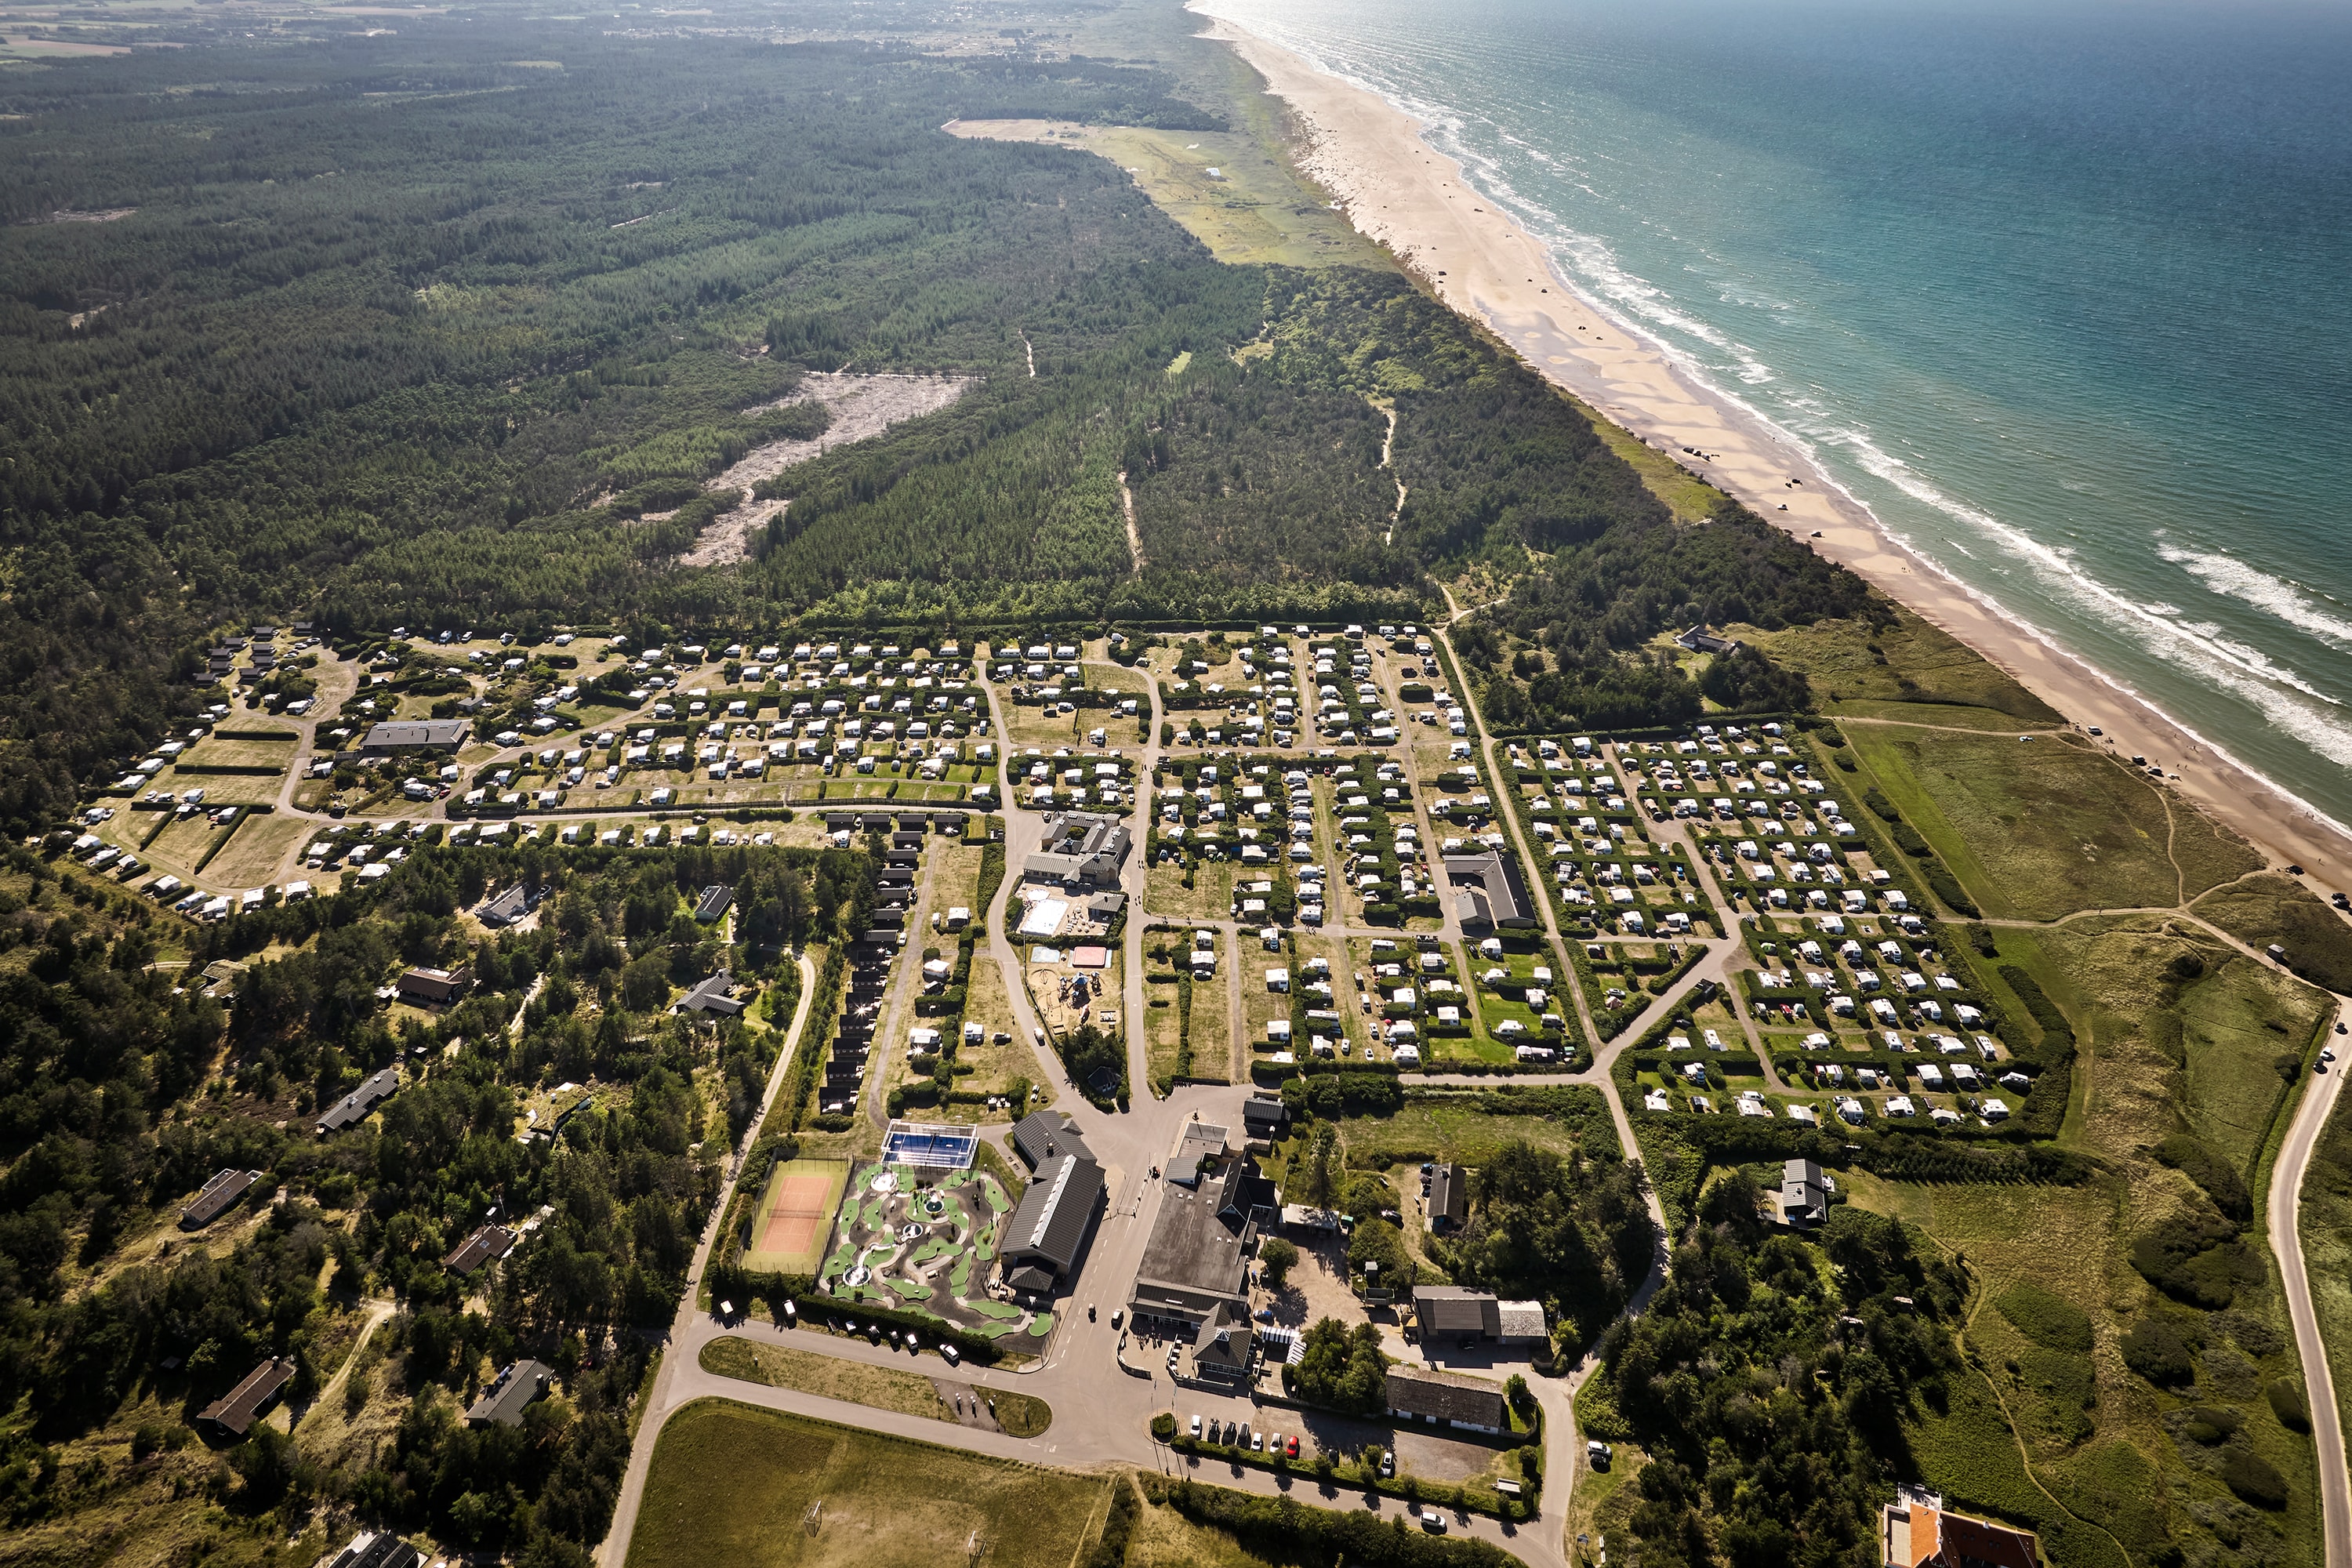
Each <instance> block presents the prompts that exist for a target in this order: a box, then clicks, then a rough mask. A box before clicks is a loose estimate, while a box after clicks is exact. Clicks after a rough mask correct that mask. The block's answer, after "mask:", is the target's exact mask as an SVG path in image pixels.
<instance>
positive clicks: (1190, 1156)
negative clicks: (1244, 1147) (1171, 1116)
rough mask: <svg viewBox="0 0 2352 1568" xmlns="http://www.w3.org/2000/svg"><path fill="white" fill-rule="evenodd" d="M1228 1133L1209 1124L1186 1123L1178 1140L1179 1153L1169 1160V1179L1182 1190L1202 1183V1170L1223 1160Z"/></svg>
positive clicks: (1177, 1149)
mask: <svg viewBox="0 0 2352 1568" xmlns="http://www.w3.org/2000/svg"><path fill="white" fill-rule="evenodd" d="M1224 1153H1225V1130H1224V1129H1223V1128H1222V1127H1217V1126H1213V1125H1212V1124H1210V1123H1209V1122H1206V1121H1187V1122H1186V1123H1184V1132H1183V1135H1182V1136H1181V1137H1180V1138H1178V1139H1177V1140H1176V1152H1174V1153H1173V1154H1171V1155H1170V1156H1169V1157H1168V1179H1169V1180H1170V1181H1171V1182H1174V1183H1176V1184H1178V1185H1179V1186H1186V1187H1189V1186H1193V1185H1195V1184H1198V1183H1199V1182H1200V1180H1201V1173H1202V1170H1203V1169H1205V1168H1208V1167H1211V1166H1213V1165H1214V1164H1215V1163H1217V1162H1218V1161H1220V1160H1222V1159H1223V1158H1224Z"/></svg>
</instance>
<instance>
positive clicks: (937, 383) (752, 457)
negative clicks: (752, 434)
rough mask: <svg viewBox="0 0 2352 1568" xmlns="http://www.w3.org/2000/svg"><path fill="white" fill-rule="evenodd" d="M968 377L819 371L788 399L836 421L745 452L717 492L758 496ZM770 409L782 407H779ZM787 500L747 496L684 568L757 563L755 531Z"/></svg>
mask: <svg viewBox="0 0 2352 1568" xmlns="http://www.w3.org/2000/svg"><path fill="white" fill-rule="evenodd" d="M971 384H972V383H971V378H970V377H967V376H949V375H848V374H834V375H825V374H811V375H809V376H808V378H807V379H806V380H804V381H803V382H802V383H801V388H800V390H799V391H798V392H796V393H794V394H793V395H792V396H791V397H788V398H786V399H784V400H783V401H784V402H786V403H798V402H802V401H803V400H806V399H809V398H814V399H815V400H816V401H818V402H820V403H822V404H824V405H825V406H826V407H827V408H829V409H831V410H832V411H833V424H832V425H831V426H829V427H828V428H827V429H826V430H825V433H824V435H822V436H820V437H817V438H816V439H815V440H814V441H771V442H770V443H768V445H766V446H764V447H759V448H758V449H757V450H755V451H752V452H750V453H748V454H746V455H745V457H744V458H743V460H742V461H741V462H740V463H737V464H736V465H735V466H734V467H733V468H729V469H728V470H727V471H726V472H725V473H723V474H721V475H719V477H718V478H717V479H713V480H711V481H710V488H711V489H715V490H725V489H740V490H741V491H743V492H744V493H745V495H747V496H748V495H750V493H751V490H752V489H753V488H754V487H755V486H757V485H758V484H759V483H760V481H761V480H762V479H773V478H775V477H776V476H777V475H778V474H781V473H782V472H783V471H784V470H785V469H786V468H791V467H792V466H793V464H795V463H805V462H807V461H808V460H809V459H810V458H814V457H815V456H817V455H818V454H819V453H822V452H827V451H831V450H832V449H833V448H834V447H845V446H847V445H848V444H849V443H851V442H853V441H863V440H866V439H867V438H869V437H875V436H879V435H880V434H882V432H883V431H885V430H887V429H888V428H890V426H893V425H897V424H898V423H900V422H901V421H904V420H908V419H914V418H918V417H919V416H922V415H925V414H934V413H937V412H938V411H939V410H940V409H942V408H945V407H947V406H948V405H950V404H951V403H953V402H954V401H955V400H956V399H957V398H959V397H961V396H962V395H963V393H964V389H965V388H966V387H968V386H970V385H971ZM770 406H777V405H770ZM786 504H788V503H786V502H784V501H780V500H746V501H745V502H744V503H743V504H742V505H740V506H739V507H737V508H735V510H732V511H728V512H722V513H721V514H719V516H718V517H716V518H713V519H712V520H711V521H710V526H709V527H708V528H706V529H704V530H703V531H702V536H701V537H700V538H699V539H697V540H696V541H695V542H694V548H693V549H691V550H689V551H688V552H686V553H685V554H684V555H682V556H680V557H679V558H678V564H679V565H681V566H727V565H731V564H733V563H735V562H738V561H744V560H749V559H750V558H751V533H752V531H753V530H754V529H757V528H759V527H761V526H763V525H764V524H765V523H766V522H767V521H768V520H769V519H770V518H772V517H773V516H775V515H776V514H777V513H778V512H780V511H782V510H784V507H785V506H786Z"/></svg>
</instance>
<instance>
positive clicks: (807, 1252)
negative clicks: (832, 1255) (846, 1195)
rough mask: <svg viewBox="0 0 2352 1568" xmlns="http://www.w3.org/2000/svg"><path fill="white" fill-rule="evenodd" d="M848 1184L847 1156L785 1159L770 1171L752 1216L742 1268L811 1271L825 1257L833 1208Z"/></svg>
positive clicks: (763, 1271) (760, 1271)
mask: <svg viewBox="0 0 2352 1568" xmlns="http://www.w3.org/2000/svg"><path fill="white" fill-rule="evenodd" d="M848 1183H849V1163H848V1162H847V1161H845V1160H785V1161H782V1162H779V1163H778V1164H777V1165H776V1167H775V1169H773V1170H772V1171H770V1172H769V1173H768V1183H767V1185H766V1186H765V1187H763V1188H762V1189H761V1193H760V1206H759V1207H758V1208H757V1209H756V1210H754V1211H753V1214H752V1217H751V1242H750V1245H749V1246H747V1247H745V1248H744V1249H743V1267H744V1268H746V1269H748V1270H750V1271H751V1272H752V1273H754V1274H809V1275H814V1273H815V1272H816V1271H817V1267H818V1265H820V1264H822V1263H823V1262H824V1248H825V1242H826V1241H827V1240H828V1239H829V1238H830V1237H831V1236H832V1233H833V1211H834V1209H835V1207H836V1206H838V1205H839V1204H840V1202H841V1191H842V1188H844V1187H845V1186H846V1185H848Z"/></svg>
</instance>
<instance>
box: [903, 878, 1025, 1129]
mask: <svg viewBox="0 0 2352 1568" xmlns="http://www.w3.org/2000/svg"><path fill="white" fill-rule="evenodd" d="M962 896H963V897H967V898H968V897H970V889H965V892H964V894H963V895H962ZM977 918H978V917H977V916H975V917H974V919H977ZM963 1016H964V1021H965V1022H966V1023H969V1024H978V1025H979V1026H981V1028H982V1030H984V1031H985V1032H986V1033H985V1037H983V1038H982V1041H981V1043H980V1044H978V1045H976V1046H959V1047H956V1061H957V1062H958V1063H959V1064H960V1065H961V1064H969V1065H970V1066H971V1072H970V1073H968V1074H963V1075H960V1076H959V1077H958V1078H957V1079H956V1087H957V1088H959V1089H969V1090H971V1091H972V1092H973V1093H976V1094H1011V1093H1013V1091H1014V1090H1016V1089H1020V1087H1021V1085H1022V1084H1023V1083H1024V1082H1025V1083H1027V1084H1029V1085H1030V1086H1031V1087H1033V1088H1042V1089H1045V1099H1044V1100H1034V1101H1032V1102H1030V1109H1032V1110H1035V1109H1037V1108H1038V1107H1040V1106H1044V1105H1047V1104H1050V1103H1051V1102H1052V1100H1053V1098H1054V1093H1055V1090H1054V1085H1053V1080H1052V1079H1049V1078H1047V1077H1046V1076H1045V1074H1044V1073H1041V1072H1039V1071H1038V1070H1037V1053H1036V1051H1035V1050H1034V1048H1033V1047H1031V1046H1030V1045H1029V1043H1028V1040H1027V1037H1025V1036H1024V1033H1023V1032H1022V1030H1021V1029H1020V1028H1019V1027H1018V1026H1016V1025H1015V1024H1014V1023H1013V1003H1012V1001H1011V999H1010V998H1009V997H1007V996H1006V994H1005V992H1004V969H1003V965H1002V964H1000V963H997V962H996V960H995V959H994V958H992V957H991V956H990V955H989V954H988V953H987V952H984V951H975V952H973V953H972V955H971V979H970V983H969V984H967V985H966V986H965V988H964V1004H963ZM999 1035H1007V1036H1010V1037H1011V1038H1009V1039H1007V1040H1006V1041H1005V1042H1004V1043H1003V1045H998V1044H996V1043H995V1041H996V1037H997V1036H999ZM936 1110H937V1114H938V1116H939V1118H940V1120H942V1121H966V1120H975V1121H996V1120H998V1119H999V1118H1001V1117H1002V1116H1003V1112H1002V1111H992V1110H989V1109H988V1108H987V1107H986V1106H979V1105H948V1106H940V1107H938V1108H936ZM966 1112H969V1113H970V1115H969V1116H967V1115H966V1114H965V1113H966ZM924 1114H925V1115H926V1116H929V1115H932V1114H933V1112H932V1111H925V1112H924Z"/></svg>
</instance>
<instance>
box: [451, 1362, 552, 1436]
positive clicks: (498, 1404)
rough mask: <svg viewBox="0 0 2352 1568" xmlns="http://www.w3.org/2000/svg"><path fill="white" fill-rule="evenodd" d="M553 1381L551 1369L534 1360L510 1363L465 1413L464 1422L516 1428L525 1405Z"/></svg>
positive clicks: (520, 1421) (519, 1424)
mask: <svg viewBox="0 0 2352 1568" xmlns="http://www.w3.org/2000/svg"><path fill="white" fill-rule="evenodd" d="M554 1380H555V1369H554V1368H553V1367H551V1366H547V1365H543V1364H542V1363H539V1362H535V1361H518V1362H510V1363H508V1365H507V1369H506V1370H505V1371H504V1372H501V1373H499V1375H498V1376H497V1378H495V1379H494V1380H493V1381H492V1382H491V1384H490V1385H489V1387H488V1388H486V1389H484V1390H482V1396H481V1397H480V1398H479V1399H477V1400H476V1401H474V1406H473V1408H472V1409H470V1410H468V1411H467V1412H466V1420H467V1422H468V1423H469V1424H470V1425H473V1426H490V1425H492V1424H496V1425H498V1426H521V1425H522V1413H523V1409H524V1407H525V1406H526V1405H530V1403H531V1401H533V1400H535V1399H537V1398H539V1397H540V1396H541V1394H545V1393H546V1392H547V1385H548V1384H550V1383H551V1382H553V1381H554Z"/></svg>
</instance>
